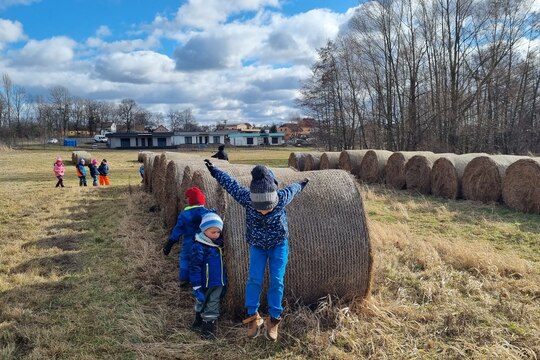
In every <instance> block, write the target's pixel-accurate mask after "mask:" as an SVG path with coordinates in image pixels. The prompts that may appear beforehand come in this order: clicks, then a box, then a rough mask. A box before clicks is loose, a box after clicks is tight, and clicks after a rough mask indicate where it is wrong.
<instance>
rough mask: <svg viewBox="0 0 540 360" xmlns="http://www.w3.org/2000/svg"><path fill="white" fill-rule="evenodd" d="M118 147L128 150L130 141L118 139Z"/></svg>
mask: <svg viewBox="0 0 540 360" xmlns="http://www.w3.org/2000/svg"><path fill="white" fill-rule="evenodd" d="M120 146H121V147H123V148H128V147H130V146H131V141H130V139H129V138H121V139H120Z"/></svg>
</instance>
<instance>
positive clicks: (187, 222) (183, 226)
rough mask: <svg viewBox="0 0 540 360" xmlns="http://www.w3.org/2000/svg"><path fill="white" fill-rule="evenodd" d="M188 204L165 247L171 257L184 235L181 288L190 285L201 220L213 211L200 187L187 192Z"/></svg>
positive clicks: (180, 276)
mask: <svg viewBox="0 0 540 360" xmlns="http://www.w3.org/2000/svg"><path fill="white" fill-rule="evenodd" d="M185 195H186V202H187V204H188V206H186V207H185V208H184V210H183V211H181V212H180V214H178V219H177V220H176V225H175V227H174V229H173V231H172V232H171V235H170V236H169V240H168V241H167V242H166V243H165V246H163V254H165V255H169V253H170V252H171V249H172V247H173V246H174V244H176V243H177V242H179V240H180V237H181V236H182V235H183V236H184V239H183V240H182V250H181V251H180V258H179V262H180V273H179V275H178V277H179V279H180V286H181V287H185V286H187V285H188V284H189V259H190V257H191V246H192V244H193V239H194V238H195V234H196V233H197V231H198V230H199V225H200V224H201V219H202V217H203V216H204V214H206V213H207V212H209V211H211V210H209V209H207V208H205V207H204V203H205V198H204V194H203V192H202V191H201V189H199V188H198V187H192V188H189V189H187V190H186V193H185Z"/></svg>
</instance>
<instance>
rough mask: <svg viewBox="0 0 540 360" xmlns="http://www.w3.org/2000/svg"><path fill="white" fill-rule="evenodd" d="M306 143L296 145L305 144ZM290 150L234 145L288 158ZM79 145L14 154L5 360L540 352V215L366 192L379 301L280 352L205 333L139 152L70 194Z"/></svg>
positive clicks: (3, 225)
mask: <svg viewBox="0 0 540 360" xmlns="http://www.w3.org/2000/svg"><path fill="white" fill-rule="evenodd" d="M295 150H296V149H295ZM290 151H291V150H290V149H279V150H271V151H251V150H250V151H245V150H242V151H234V150H231V151H229V156H230V158H231V161H232V162H239V163H259V162H262V163H267V164H271V165H274V166H280V165H286V163H287V161H286V159H287V158H288V155H289V153H290ZM57 155H61V156H62V157H63V158H64V159H66V160H69V159H70V157H71V152H70V150H66V149H65V148H63V147H47V148H44V149H38V148H34V149H31V150H15V151H9V150H8V151H6V150H4V151H1V152H0V169H2V171H1V174H0V202H1V203H0V359H19V358H20V359H52V358H59V359H60V358H61V359H197V358H201V359H202V358H212V359H252V358H282V359H284V358H287V359H313V358H321V359H357V358H361V357H372V358H377V359H409V358H410V359H413V358H414V359H416V358H425V359H432V358H444V359H463V358H475V359H488V358H489V359H491V358H503V359H519V358H530V359H535V358H538V357H540V345H539V344H538V339H539V338H540V218H539V216H538V215H527V214H522V213H518V212H514V211H511V210H508V209H506V208H504V207H501V206H498V205H481V204H476V203H471V202H467V201H446V200H441V199H436V198H431V197H422V196H417V195H412V194H408V193H406V192H395V191H389V190H386V189H385V188H383V187H379V186H370V187H368V186H365V187H364V198H365V205H366V208H367V209H366V210H367V212H368V215H369V220H370V221H369V225H370V232H371V239H372V244H373V247H374V261H375V263H374V285H373V295H372V298H371V299H370V301H369V302H367V303H365V304H359V303H349V304H342V303H340V302H339V301H338V300H337V299H332V298H327V299H325V300H324V301H321V303H320V304H319V305H318V307H317V308H315V309H313V308H312V309H308V308H305V307H300V308H294V309H291V308H287V316H286V318H285V320H284V324H283V331H282V332H281V337H280V340H279V342H278V343H276V344H273V343H269V342H267V341H266V340H265V339H264V338H257V339H255V340H254V341H248V340H247V339H245V337H244V329H243V328H242V326H241V325H240V324H238V323H236V322H231V321H228V320H224V321H221V323H220V333H219V340H217V341H215V342H207V341H202V340H200V339H199V338H198V337H197V336H196V335H195V334H193V333H192V332H191V331H190V330H189V325H190V323H191V321H192V310H191V306H192V299H191V297H190V294H189V293H188V292H185V291H181V290H179V289H178V287H177V284H176V272H177V266H178V265H177V257H176V252H177V251H178V249H177V248H175V249H174V250H173V251H174V252H175V254H174V255H173V254H171V255H170V256H169V257H164V256H163V255H162V254H161V252H160V251H161V245H162V243H163V241H164V240H165V239H166V237H167V233H166V232H165V231H164V229H163V227H162V221H161V219H160V217H159V214H157V213H155V212H151V211H150V209H151V206H152V204H153V201H152V197H151V195H149V194H146V193H144V192H142V191H140V189H139V181H140V178H139V175H138V164H137V162H136V158H137V156H136V152H133V151H105V150H103V151H96V150H94V151H92V155H93V156H94V157H96V158H98V159H101V158H104V157H105V158H107V160H108V161H109V163H110V166H111V176H110V177H111V182H112V186H110V187H108V188H93V187H87V188H79V187H78V184H76V175H75V171H74V169H73V167H72V166H70V164H69V161H67V163H66V167H67V172H66V184H67V186H68V187H66V188H65V189H55V188H54V183H55V178H54V176H53V174H52V164H53V161H54V159H55V157H56V156H57Z"/></svg>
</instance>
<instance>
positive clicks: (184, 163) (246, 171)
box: [140, 152, 372, 317]
mask: <svg viewBox="0 0 540 360" xmlns="http://www.w3.org/2000/svg"><path fill="white" fill-rule="evenodd" d="M140 156H141V160H142V162H143V163H144V167H145V173H144V180H143V186H144V188H145V190H147V191H149V192H152V193H153V195H154V197H155V199H156V202H157V203H158V205H159V207H160V208H161V209H162V216H163V219H164V223H165V225H166V226H167V227H168V228H169V229H171V228H172V227H173V226H174V224H175V222H176V217H177V215H178V212H179V211H180V210H181V209H183V207H184V206H185V205H186V204H185V199H184V196H183V194H184V193H185V190H186V189H188V188H189V187H191V186H197V187H199V188H200V189H201V190H202V191H203V192H204V194H205V197H206V206H207V207H209V208H215V209H217V211H218V213H219V214H220V216H221V217H222V218H223V221H224V224H225V225H224V232H223V235H224V239H225V244H226V248H225V263H226V264H227V271H228V277H229V285H228V290H227V294H226V296H225V299H224V303H223V307H224V308H225V313H227V314H230V315H232V316H235V317H237V316H242V314H243V311H244V309H243V304H244V290H245V284H246V281H247V274H248V264H249V248H248V245H247V243H246V241H245V221H246V220H245V211H244V209H243V208H242V207H241V206H240V205H239V204H238V203H237V202H236V201H234V200H233V199H232V197H231V196H230V195H229V194H227V193H226V192H225V191H224V190H223V189H222V188H221V186H219V184H218V183H217V181H216V180H215V179H214V178H213V177H212V176H211V175H210V173H209V172H208V170H207V169H206V167H205V165H204V162H203V158H202V157H199V156H197V155H192V154H189V155H188V154H182V153H172V152H164V153H161V154H157V153H143V154H140ZM212 161H213V163H214V164H215V165H216V166H217V167H218V168H220V169H222V170H224V171H226V172H227V173H228V174H230V175H231V176H233V177H234V178H236V180H237V181H238V182H239V183H240V184H241V185H243V186H246V187H248V186H249V183H250V181H251V169H252V166H251V165H239V164H230V163H228V162H226V161H219V160H212ZM271 170H272V172H273V173H274V174H275V175H276V178H277V179H278V181H279V184H280V187H283V186H286V185H289V184H291V183H293V182H297V181H300V180H302V179H304V178H305V177H308V178H309V179H310V182H309V185H308V186H307V187H306V188H305V190H304V191H302V193H300V194H299V195H298V196H297V198H296V199H295V200H294V201H293V202H292V203H291V204H290V205H289V206H288V207H287V213H288V217H289V238H290V241H289V246H290V258H289V265H288V267H287V273H286V276H285V294H284V298H285V299H286V300H287V301H288V302H289V303H290V304H294V303H296V302H298V301H301V302H305V303H313V302H316V301H317V300H318V299H320V298H321V297H325V296H327V295H328V294H331V295H335V296H339V297H340V298H342V299H344V300H347V299H352V298H359V299H362V298H366V297H367V296H368V294H369V291H370V286H371V271H372V255H371V245H370V241H369V234H368V228H367V223H366V215H365V212H364V206H363V203H362V197H361V194H360V189H359V187H358V186H357V182H356V181H355V180H354V178H353V177H352V176H351V175H350V174H348V173H347V172H345V171H343V170H330V171H327V172H320V171H313V172H298V171H296V170H294V169H291V168H271ZM329 184H332V186H329ZM345 254H346V255H345ZM265 284H266V285H265V286H267V284H268V281H267V279H266V280H265ZM261 302H263V304H264V302H265V299H262V298H261ZM262 309H265V308H264V307H263V308H262Z"/></svg>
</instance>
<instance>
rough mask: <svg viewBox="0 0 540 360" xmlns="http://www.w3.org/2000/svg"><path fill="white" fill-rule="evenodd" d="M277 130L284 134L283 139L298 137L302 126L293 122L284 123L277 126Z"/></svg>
mask: <svg viewBox="0 0 540 360" xmlns="http://www.w3.org/2000/svg"><path fill="white" fill-rule="evenodd" d="M278 131H279V132H280V133H283V134H284V135H285V140H289V139H290V138H295V137H298V136H299V134H300V132H301V131H302V128H301V127H300V126H298V124H295V123H285V124H282V125H281V126H280V127H278Z"/></svg>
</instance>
